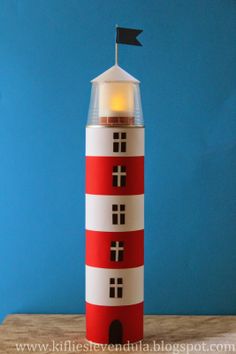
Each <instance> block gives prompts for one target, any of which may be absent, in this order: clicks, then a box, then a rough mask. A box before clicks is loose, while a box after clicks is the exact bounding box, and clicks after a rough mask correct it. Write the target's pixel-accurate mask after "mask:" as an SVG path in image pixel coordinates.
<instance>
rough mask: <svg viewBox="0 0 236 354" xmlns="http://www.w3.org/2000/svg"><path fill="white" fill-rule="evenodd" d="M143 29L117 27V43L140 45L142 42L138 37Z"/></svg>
mask: <svg viewBox="0 0 236 354" xmlns="http://www.w3.org/2000/svg"><path fill="white" fill-rule="evenodd" d="M142 32H143V30H140V29H132V28H124V27H117V28H116V43H122V44H131V45H139V46H141V45H142V44H141V43H140V42H139V40H138V39H137V37H138V35H139V34H140V33H142Z"/></svg>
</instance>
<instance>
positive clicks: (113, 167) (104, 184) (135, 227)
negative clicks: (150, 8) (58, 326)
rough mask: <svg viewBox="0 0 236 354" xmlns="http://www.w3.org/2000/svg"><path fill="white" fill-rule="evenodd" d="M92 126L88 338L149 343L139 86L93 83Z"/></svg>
mask: <svg viewBox="0 0 236 354" xmlns="http://www.w3.org/2000/svg"><path fill="white" fill-rule="evenodd" d="M92 84H93V85H92V95H91V102H90V111H89V118H88V125H87V128H86V338H87V339H88V340H89V341H91V342H94V343H127V342H137V341H140V340H142V338H143V272H144V126H143V118H142V108H141V100H140V93H139V81H138V80H136V79H135V78H134V77H133V76H131V75H130V74H128V73H127V72H126V71H124V70H123V69H121V68H120V67H119V66H118V65H114V66H113V67H112V68H110V69H109V70H107V71H106V72H104V73H103V74H102V75H100V76H98V77H97V78H96V79H94V80H93V81H92Z"/></svg>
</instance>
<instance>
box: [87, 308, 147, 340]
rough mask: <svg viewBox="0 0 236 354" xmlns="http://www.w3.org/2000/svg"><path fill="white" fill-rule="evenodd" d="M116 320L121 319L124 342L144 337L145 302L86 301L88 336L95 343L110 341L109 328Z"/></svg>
mask: <svg viewBox="0 0 236 354" xmlns="http://www.w3.org/2000/svg"><path fill="white" fill-rule="evenodd" d="M114 320H118V321H120V324H121V327H122V332H123V335H122V339H123V340H122V342H123V343H127V342H128V341H129V342H137V341H140V340H142V339H143V302H141V303H140V304H135V305H129V306H98V305H92V304H89V303H86V338H87V339H88V340H90V341H91V342H94V343H104V344H105V343H109V330H110V326H111V323H112V321H114Z"/></svg>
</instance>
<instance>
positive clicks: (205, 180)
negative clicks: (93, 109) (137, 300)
mask: <svg viewBox="0 0 236 354" xmlns="http://www.w3.org/2000/svg"><path fill="white" fill-rule="evenodd" d="M235 18H236V2H235V1H231V0H227V1H223V0H222V1H218V0H214V1H212V0H209V1H208V0H204V1H203V0H200V1H198V0H196V1H189V0H188V1H187V0H186V1H180V0H177V1H174V0H173V1H169V0H161V1H158V0H148V1H144V0H129V1H126V0H112V1H111V0H96V1H94V0H67V1H66V0H65V1H62V0H49V1H46V0H44V1H42V0H37V1H32V0H18V1H16V0H0V93H1V98H0V99H1V100H0V315H1V318H3V317H4V316H5V315H6V314H8V313H16V312H18V313H19V312H27V313H28V312H30V313H36V312H39V313H40V312H41V313H50V312H51V313H81V312H83V311H84V266H83V264H84V127H85V124H86V116H87V109H88V103H89V95H90V84H89V81H90V79H92V78H93V77H95V76H96V75H98V74H100V73H101V72H103V71H104V70H105V69H107V68H108V67H110V66H111V65H112V64H113V60H114V53H113V45H114V26H115V24H116V23H118V24H119V25H121V26H130V27H137V28H143V29H144V33H143V34H142V36H140V40H142V42H143V44H144V46H143V48H139V47H129V46H122V47H121V48H120V64H121V66H123V67H124V68H125V69H126V70H128V71H129V72H130V73H131V74H133V75H134V76H136V77H138V78H139V79H140V80H141V81H142V86H141V88H142V98H143V108H144V115H145V123H146V155H147V158H146V241H145V242H146V250H145V255H146V282H145V299H146V307H145V308H146V313H159V314H231V313H232V314H236V282H235V275H236V252H235V248H236V186H235V184H236V104H235V103H236V100H235V98H236V80H235V79H236V68H235V63H236V49H235V48H236V47H235V38H236V21H235Z"/></svg>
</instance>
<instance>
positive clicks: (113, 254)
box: [111, 251, 116, 262]
mask: <svg viewBox="0 0 236 354" xmlns="http://www.w3.org/2000/svg"><path fill="white" fill-rule="evenodd" d="M115 260H116V251H111V261H112V262H115Z"/></svg>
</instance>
